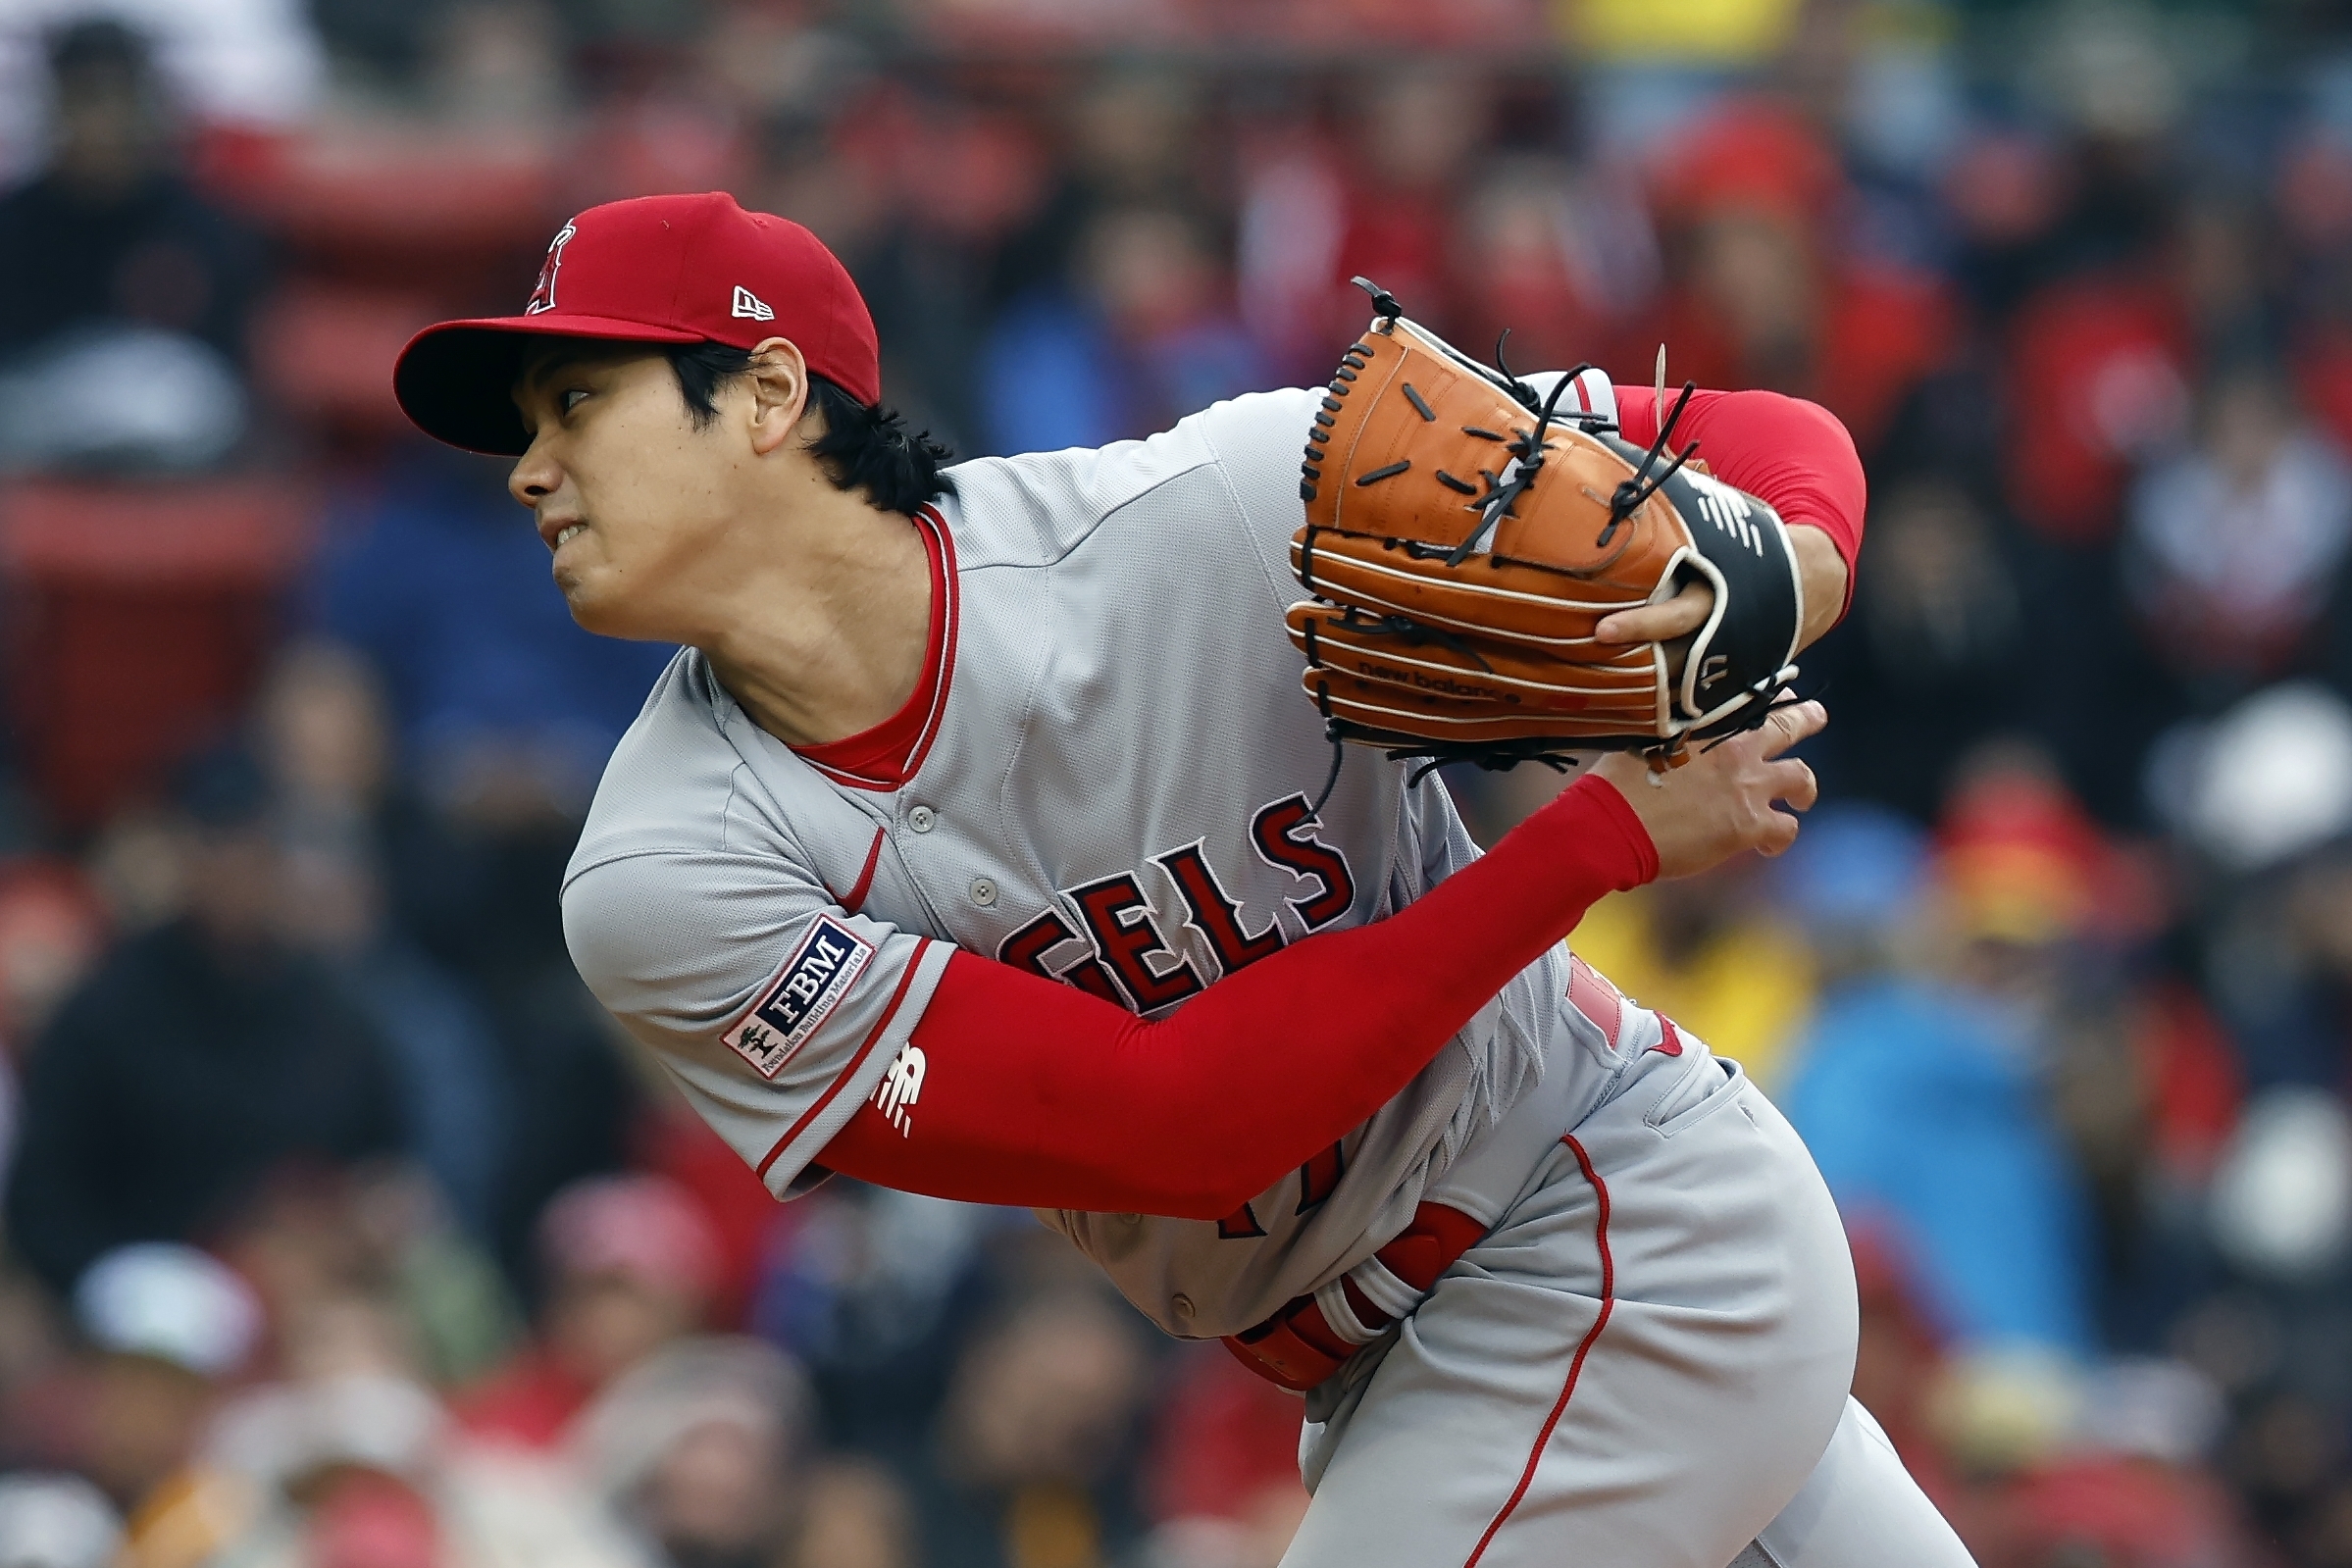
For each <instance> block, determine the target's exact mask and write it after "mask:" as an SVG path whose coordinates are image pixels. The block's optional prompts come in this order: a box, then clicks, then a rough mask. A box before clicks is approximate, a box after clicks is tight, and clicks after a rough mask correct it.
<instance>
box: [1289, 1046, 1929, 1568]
mask: <svg viewBox="0 0 2352 1568" xmlns="http://www.w3.org/2000/svg"><path fill="white" fill-rule="evenodd" d="M1683 1039H1684V1041H1685V1049H1684V1052H1683V1054H1682V1055H1681V1056H1679V1057H1676V1056H1669V1055H1666V1054H1664V1053H1662V1052H1656V1051H1654V1052H1651V1053H1648V1054H1646V1055H1644V1056H1643V1057H1641V1058H1639V1059H1637V1060H1636V1061H1635V1062H1634V1063H1633V1064H1632V1065H1631V1066H1630V1067H1628V1068H1627V1069H1626V1081H1625V1083H1624V1084H1623V1085H1622V1087H1621V1088H1620V1091H1619V1092H1618V1093H1617V1094H1616V1096H1615V1097H1614V1098H1613V1099H1611V1101H1610V1102H1609V1103H1608V1104H1606V1105H1604V1106H1603V1107H1602V1108H1601V1109H1599V1110H1598V1111H1595V1112H1594V1113H1593V1114H1592V1115H1590V1116H1589V1117H1587V1118H1585V1119H1584V1121H1583V1122H1582V1123H1581V1124H1579V1125H1578V1126H1576V1127H1575V1128H1573V1129H1572V1130H1570V1131H1569V1132H1568V1133H1567V1134H1566V1135H1565V1136H1564V1137H1560V1138H1558V1140H1557V1141H1556V1142H1554V1143H1552V1144H1551V1145H1550V1151H1549V1152H1548V1153H1546V1154H1544V1155H1543V1156H1542V1157H1541V1159H1540V1160H1539V1161H1538V1163H1537V1164H1536V1166H1535V1169H1534V1170H1533V1172H1532V1173H1526V1171H1525V1166H1524V1165H1523V1164H1521V1165H1520V1166H1519V1167H1518V1169H1519V1171H1520V1172H1521V1173H1522V1179H1521V1181H1520V1182H1519V1183H1518V1185H1517V1186H1516V1188H1515V1189H1506V1188H1504V1187H1502V1186H1501V1182H1502V1181H1503V1180H1504V1178H1502V1177H1500V1176H1499V1175H1498V1174H1497V1173H1495V1172H1493V1171H1492V1170H1489V1171H1487V1172H1476V1171H1466V1170H1465V1171H1457V1172H1456V1173H1450V1174H1449V1176H1448V1177H1447V1178H1446V1179H1445V1181H1444V1182H1442V1183H1441V1184H1440V1186H1439V1187H1438V1188H1437V1189H1433V1190H1432V1191H1431V1192H1430V1193H1429V1196H1430V1197H1432V1198H1435V1199H1438V1200H1440V1201H1454V1202H1456V1203H1457V1206H1460V1207H1463V1208H1465V1209H1467V1210H1468V1211H1469V1212H1472V1213H1478V1214H1481V1215H1484V1214H1489V1213H1500V1215H1501V1218H1500V1221H1499V1223H1497V1224H1496V1226H1495V1228H1494V1229H1493V1231H1492V1232H1491V1233H1490V1234H1489V1235H1488V1236H1487V1237H1486V1238H1485V1239H1482V1240H1481V1241H1480V1242H1479V1243H1478V1244H1477V1245H1475V1246H1473V1247H1472V1248H1471V1249H1470V1250H1469V1251H1468V1252H1466V1253H1464V1254H1463V1255H1462V1257H1461V1259H1460V1261H1459V1262H1457V1264H1455V1266H1454V1267H1453V1268H1452V1269H1451V1270H1450V1271H1449V1272H1448V1273H1447V1274H1446V1275H1445V1276H1444V1277H1443V1278H1441V1279H1440V1280H1439V1282H1438V1284H1437V1287H1436V1289H1435V1290H1432V1291H1431V1292H1430V1294H1429V1295H1428V1297H1427V1298H1426V1299H1425V1300H1423V1301H1422V1303H1421V1304H1420V1306H1419V1307H1418V1308H1417V1309H1416V1310H1415V1311H1414V1312H1413V1313H1412V1315H1411V1316H1409V1317H1408V1318H1406V1320H1405V1321H1404V1322H1403V1323H1401V1324H1400V1325H1399V1326H1398V1327H1397V1328H1396V1329H1395V1330H1394V1331H1392V1332H1391V1333H1390V1334H1389V1335H1387V1336H1386V1337H1385V1338H1384V1339H1382V1340H1379V1341H1377V1342H1376V1343H1374V1344H1372V1345H1370V1346H1368V1347H1367V1348H1366V1349H1365V1350H1364V1351H1362V1352H1361V1353H1359V1354H1358V1355H1356V1356H1355V1359H1354V1360H1352V1361H1351V1362H1349V1363H1348V1365H1347V1367H1346V1368H1344V1369H1343V1370H1342V1372H1341V1373H1339V1374H1337V1375H1335V1376H1334V1377H1333V1378H1332V1380H1331V1381H1330V1383H1328V1384H1326V1385H1325V1386H1324V1387H1323V1388H1320V1389H1317V1390H1316V1391H1314V1392H1313V1393H1312V1394H1310V1395H1309V1396H1308V1407H1307V1414H1308V1417H1309V1420H1308V1424H1307V1426H1306V1429H1305V1432H1304V1435H1303V1439H1302V1442H1301V1450H1300V1452H1301V1469H1302V1471H1303V1472H1304V1476H1305V1479H1306V1484H1307V1486H1308V1488H1309V1489H1310V1490H1311V1491H1312V1492H1313V1493H1314V1500H1313V1502H1312V1504H1311V1505H1310V1506H1309V1507H1308V1509H1307V1512H1306V1517H1305V1520H1304V1523H1303V1524H1302V1525H1301V1527H1300V1530H1299V1533H1298V1536H1297V1538H1296V1539H1295V1540H1294V1542H1293V1543H1292V1545H1291V1548H1290V1550H1289V1552H1288V1553H1287V1554H1286V1555H1285V1556H1284V1557H1283V1559H1282V1561H1283V1568H1455V1565H1460V1568H1587V1565H1589V1568H1724V1565H1725V1564H1735V1568H1973V1565H1972V1562H1971V1559H1970V1558H1969V1553H1968V1550H1967V1548H1966V1547H1964V1546H1963V1545H1962V1544H1961V1543H1960V1540H1959V1538H1958V1537H1956V1536H1955V1535H1954V1534H1953V1533H1952V1530H1951V1527H1950V1526H1948V1525H1947V1524H1945V1522H1944V1520H1943V1518H1942V1517H1941V1516H1940V1515H1939V1514H1938V1513H1937V1512H1936V1510H1935V1507H1934V1505H1933V1504H1931V1503H1930V1502H1929V1501H1928V1500H1927V1498H1926V1496H1925V1495H1924V1494H1923V1493H1921V1492H1920V1491H1919V1489H1918V1487H1917V1484H1916V1483H1915V1482H1914V1481H1913V1480H1912V1479H1911V1476H1910V1474H1909V1473H1908V1472H1907V1471H1905V1469H1904V1468H1903V1465H1902V1462H1901V1461H1900V1460H1899V1459H1898V1458H1896V1456H1895V1452H1894V1449H1893V1448H1892V1447H1891V1446H1890V1445H1889V1444H1888V1443H1887V1442H1886V1439H1885V1437H1884V1435H1883V1434H1881V1433H1880V1432H1879V1430H1878V1427H1877V1425H1876V1423H1875V1422H1873V1421H1872V1420H1871V1419H1870V1417H1869V1415H1868V1414H1867V1413H1866V1411H1864V1410H1863V1408H1862V1407H1861V1406H1860V1405H1858V1404H1856V1403H1855V1402H1854V1401H1853V1400H1852V1399H1851V1398H1850V1397H1849V1396H1848V1393H1847V1390H1848V1387H1849V1385H1850V1384H1851V1382H1852V1379H1853V1372H1854V1354H1855V1339H1856V1332H1857V1318H1856V1305H1855V1289H1854V1267H1853V1261H1852V1258H1851V1257H1850V1256H1849V1254H1848V1252H1847V1250H1846V1240H1845V1233H1844V1230H1843V1228H1842V1227H1841V1226H1840V1224H1839V1222H1838V1216H1837V1211H1836V1208H1835V1207H1834V1206H1833V1205H1832V1203H1831V1201H1830V1197H1829V1192H1828V1189H1826V1188H1825V1187H1824V1186H1823V1184H1822V1182H1821V1178H1820V1175H1819V1173H1818V1172H1817V1171H1816V1170H1815V1168H1814V1163H1813V1159H1812V1157H1811V1156H1810V1155H1809V1154H1808V1153H1807V1152H1806V1149H1805V1145H1804V1143H1803V1142H1802V1141H1800V1140H1799V1138H1797V1135H1796V1133H1795V1131H1794V1130H1793V1129H1791V1128H1790V1126H1789V1125H1788V1122H1787V1121H1786V1120H1785V1119H1784V1118H1783V1117H1782V1116H1781V1114H1780V1113H1779V1111H1778V1110H1776V1109H1775V1108H1774V1107H1773V1106H1772V1104H1771V1102H1770V1101H1769V1100H1767V1099H1765V1098H1764V1094H1763V1093H1762V1092H1761V1091H1759V1090H1758V1089H1757V1088H1756V1087H1755V1086H1754V1085H1752V1084H1751V1083H1749V1082H1748V1079H1747V1077H1746V1075H1745V1074H1744V1073H1742V1072H1741V1071H1740V1070H1739V1068H1738V1067H1737V1065H1736V1064H1732V1063H1729V1062H1725V1061H1724V1060H1722V1059H1721V1058H1718V1057H1715V1056H1713V1055H1712V1054H1711V1053H1710V1052H1709V1051H1708V1050H1707V1048H1706V1047H1705V1046H1704V1045H1703V1044H1701V1043H1700V1042H1699V1041H1697V1040H1696V1039H1692V1038H1691V1037H1689V1036H1687V1035H1686V1036H1684V1037H1683ZM1563 1076H1564V1075H1563ZM1541 1094H1542V1091H1541V1089H1539V1090H1538V1091H1536V1093H1535V1094H1534V1095H1531V1096H1530V1098H1531V1099H1536V1100H1538V1101H1539V1102H1540V1098H1541ZM1523 1114H1532V1115H1540V1114H1541V1109H1540V1104H1539V1105H1537V1106H1521V1107H1518V1108H1514V1109H1513V1111H1512V1112H1511V1113H1510V1116H1509V1117H1508V1118H1506V1122H1507V1123H1508V1122H1510V1121H1514V1120H1517V1119H1519V1118H1520V1117H1521V1116H1522V1115H1523ZM1554 1125H1557V1123H1555V1124H1554ZM1464 1163H1465V1165H1467V1164H1469V1163H1470V1162H1464ZM1448 1183H1452V1184H1455V1185H1456V1188H1457V1190H1454V1191H1449V1189H1448V1186H1447V1184H1448ZM1481 1183H1483V1184H1484V1185H1485V1186H1486V1188H1487V1189H1488V1190H1487V1191H1485V1192H1483V1193H1481V1192H1477V1191H1475V1190H1472V1189H1475V1188H1477V1187H1478V1186H1479V1185H1480V1184H1481Z"/></svg>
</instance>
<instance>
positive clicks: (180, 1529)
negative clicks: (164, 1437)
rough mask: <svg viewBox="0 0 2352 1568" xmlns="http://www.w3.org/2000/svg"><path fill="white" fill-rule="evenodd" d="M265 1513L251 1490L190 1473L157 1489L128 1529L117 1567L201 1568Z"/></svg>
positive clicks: (218, 1475) (225, 1478)
mask: <svg viewBox="0 0 2352 1568" xmlns="http://www.w3.org/2000/svg"><path fill="white" fill-rule="evenodd" d="M260 1511H261V1498H260V1497H259V1496H258V1495H257V1494H256V1493H255V1492H254V1489H253V1488H252V1486H251V1485H250V1484H249V1483H247V1482H245V1481H242V1480H240V1479H239V1478H237V1477H234V1476H230V1475H226V1474H224V1473H222V1472H220V1471H215V1470H205V1469H198V1468H192V1467H191V1468H189V1469H185V1470H182V1471H180V1472H179V1474H177V1475H175V1476H171V1477H169V1478H167V1479H165V1480H164V1481H162V1482H159V1483H158V1484H157V1485H156V1488H155V1490H154V1491H153V1492H150V1493H148V1495H147V1497H146V1499H145V1500H144V1501H142V1502H141V1503H140V1504H139V1505H138V1507H137V1509H136V1510H134V1511H133V1512H132V1514H131V1516H130V1520H129V1523H128V1525H126V1526H125V1528H124V1542H123V1552H122V1555H121V1556H120V1557H119V1558H118V1559H117V1563H118V1568H197V1565H198V1564H199V1563H205V1562H210V1561H211V1560H212V1559H213V1558H214V1557H215V1556H217V1555H219V1553H220V1551H221V1548H222V1547H224V1546H226V1545H228V1544H229V1543H230V1542H232V1541H234V1540H236V1539H237V1538H238V1537H239V1536H242V1535H243V1534H244V1533H245V1531H246V1529H247V1527H249V1526H250V1525H251V1524H252V1523H253V1520H254V1518H255V1516H256V1515H258V1514H259V1513H260Z"/></svg>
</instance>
